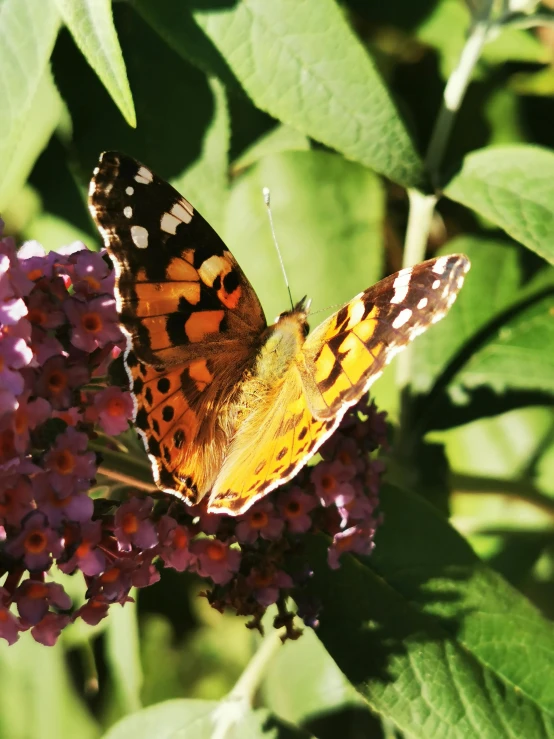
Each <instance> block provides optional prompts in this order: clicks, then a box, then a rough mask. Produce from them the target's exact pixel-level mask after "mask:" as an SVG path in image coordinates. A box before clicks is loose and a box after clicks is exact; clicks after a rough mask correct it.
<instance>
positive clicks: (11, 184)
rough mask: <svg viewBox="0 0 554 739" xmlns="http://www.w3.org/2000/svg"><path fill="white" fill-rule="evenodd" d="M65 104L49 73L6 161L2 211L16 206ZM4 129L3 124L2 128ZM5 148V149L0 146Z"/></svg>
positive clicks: (0, 190)
mask: <svg viewBox="0 0 554 739" xmlns="http://www.w3.org/2000/svg"><path fill="white" fill-rule="evenodd" d="M62 109H63V106H62V101H61V99H60V96H59V94H58V91H57V90H56V87H55V85H54V82H53V80H52V75H51V73H50V70H49V69H46V70H45V71H44V74H43V76H42V79H41V81H40V83H39V86H38V87H37V89H36V92H35V95H34V96H33V99H32V101H31V105H30V108H29V110H28V115H27V116H26V117H25V120H24V122H22V126H21V129H20V130H19V131H18V141H17V144H16V145H15V147H14V149H13V150H12V151H11V152H10V156H9V157H8V158H7V161H6V169H4V171H3V172H2V178H1V180H0V209H2V210H3V209H4V208H6V207H7V206H8V205H9V204H11V203H12V202H13V196H14V195H15V194H16V193H17V191H18V190H19V189H20V188H21V187H22V186H23V184H24V182H25V180H26V179H27V177H28V175H29V173H30V171H31V170H32V168H33V165H34V163H35V161H36V159H37V157H38V155H39V154H40V152H41V151H42V150H43V149H44V147H45V146H46V144H47V143H48V139H49V138H50V136H51V135H52V133H53V132H54V130H55V128H56V126H57V124H58V122H59V119H60V116H61V113H62ZM0 125H1V124H0ZM0 148H1V145H0Z"/></svg>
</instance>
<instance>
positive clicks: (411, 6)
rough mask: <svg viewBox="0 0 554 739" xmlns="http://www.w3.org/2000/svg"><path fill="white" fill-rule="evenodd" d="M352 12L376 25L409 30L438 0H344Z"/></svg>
mask: <svg viewBox="0 0 554 739" xmlns="http://www.w3.org/2000/svg"><path fill="white" fill-rule="evenodd" d="M344 5H346V7H347V8H349V9H350V10H351V11H352V12H353V13H357V14H358V15H359V16H361V17H362V18H364V19H365V20H367V21H369V22H370V23H374V24H376V25H389V26H394V27H396V28H402V29H403V30H405V31H410V30H412V29H414V28H416V27H417V26H419V25H420V24H421V23H422V22H423V21H424V20H425V19H426V18H427V16H429V15H430V14H431V13H432V12H433V10H434V9H435V7H436V6H437V5H438V0H418V2H414V0H389V2H386V3H384V2H382V0H346V1H345V3H344Z"/></svg>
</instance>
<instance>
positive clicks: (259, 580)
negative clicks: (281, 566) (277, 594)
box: [254, 572, 273, 588]
mask: <svg viewBox="0 0 554 739" xmlns="http://www.w3.org/2000/svg"><path fill="white" fill-rule="evenodd" d="M272 579H273V578H272V577H271V575H262V574H261V573H260V572H257V573H256V575H255V577H254V583H255V585H256V587H258V588H267V586H268V585H271V581H272Z"/></svg>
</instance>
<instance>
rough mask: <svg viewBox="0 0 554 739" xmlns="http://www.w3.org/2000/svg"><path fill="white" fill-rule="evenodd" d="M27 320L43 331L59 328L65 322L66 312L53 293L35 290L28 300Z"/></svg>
mask: <svg viewBox="0 0 554 739" xmlns="http://www.w3.org/2000/svg"><path fill="white" fill-rule="evenodd" d="M27 307H28V309H29V312H28V313H27V320H28V321H29V323H31V324H32V325H33V326H37V327H39V328H41V329H43V330H45V331H46V330H49V329H54V328H58V326H61V325H62V323H64V321H65V315H64V312H63V311H62V310H61V309H60V308H59V307H58V302H57V301H56V300H54V299H53V295H52V294H51V293H47V292H43V291H42V290H33V292H32V293H31V295H29V298H28V299H27Z"/></svg>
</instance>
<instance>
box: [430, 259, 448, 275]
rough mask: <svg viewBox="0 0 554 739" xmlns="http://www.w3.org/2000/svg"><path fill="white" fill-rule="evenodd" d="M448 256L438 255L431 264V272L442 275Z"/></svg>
mask: <svg viewBox="0 0 554 739" xmlns="http://www.w3.org/2000/svg"><path fill="white" fill-rule="evenodd" d="M449 259H450V257H439V258H438V259H437V261H436V262H435V264H434V265H433V272H434V273H435V274H436V275H443V274H444V272H445V270H446V265H447V264H448V260H449Z"/></svg>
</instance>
